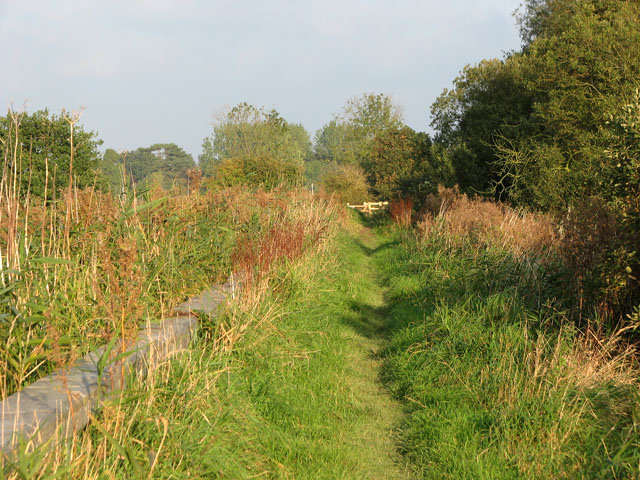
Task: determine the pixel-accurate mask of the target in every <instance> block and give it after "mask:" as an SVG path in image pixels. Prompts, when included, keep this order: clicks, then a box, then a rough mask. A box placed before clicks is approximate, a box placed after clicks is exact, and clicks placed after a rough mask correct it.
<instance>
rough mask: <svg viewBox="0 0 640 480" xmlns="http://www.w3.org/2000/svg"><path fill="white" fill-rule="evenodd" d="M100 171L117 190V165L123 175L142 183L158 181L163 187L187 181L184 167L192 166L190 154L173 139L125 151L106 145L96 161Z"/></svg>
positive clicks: (118, 170)
mask: <svg viewBox="0 0 640 480" xmlns="http://www.w3.org/2000/svg"><path fill="white" fill-rule="evenodd" d="M100 167H101V170H102V171H103V175H104V176H105V178H107V179H108V182H109V184H110V186H111V188H112V190H114V191H119V189H120V187H121V186H120V183H121V173H120V171H121V169H122V168H124V169H125V170H126V175H127V179H128V180H129V181H133V182H134V183H136V184H139V185H142V186H144V187H147V186H151V185H158V186H161V187H162V188H165V189H170V188H172V187H173V186H178V187H184V186H186V184H187V170H189V169H190V168H193V167H195V162H194V161H193V157H192V156H191V154H189V153H187V152H185V151H184V150H183V149H182V148H181V147H179V146H178V145H176V144H174V143H156V144H154V145H151V146H150V147H140V148H137V149H136V150H133V151H131V152H127V153H126V154H119V153H117V152H116V151H115V150H113V149H110V148H108V149H107V150H106V151H105V153H104V156H103V158H102V162H101V164H100Z"/></svg>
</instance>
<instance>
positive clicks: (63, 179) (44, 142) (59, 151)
mask: <svg viewBox="0 0 640 480" xmlns="http://www.w3.org/2000/svg"><path fill="white" fill-rule="evenodd" d="M10 128H12V119H11V115H9V114H7V115H6V116H4V117H0V139H1V140H3V142H6V141H7V139H8V138H9V129H10ZM18 142H19V144H18V151H19V159H20V161H21V162H22V167H21V170H22V181H23V184H24V189H23V191H26V187H27V184H28V183H29V182H30V185H31V187H30V189H31V194H33V195H37V196H42V195H44V191H45V178H46V170H47V168H48V170H49V192H51V190H52V186H53V185H54V183H53V182H54V180H55V187H56V189H57V190H61V189H63V188H65V187H67V186H68V184H69V159H70V157H71V143H70V129H69V123H67V121H66V120H65V119H64V117H63V115H54V114H50V113H49V110H46V109H45V110H38V111H37V112H34V113H32V114H23V115H22V117H21V120H20V126H19V137H18ZM0 143H1V142H0ZM101 144H102V140H99V139H97V135H96V133H94V132H85V131H84V129H83V128H82V126H81V125H75V130H74V161H73V177H74V182H75V184H76V185H77V186H78V187H80V188H83V187H86V186H90V185H93V184H94V183H95V182H96V170H97V168H98V165H99V162H100V160H99V153H98V147H99V146H100V145H101Z"/></svg>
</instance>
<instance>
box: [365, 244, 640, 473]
mask: <svg viewBox="0 0 640 480" xmlns="http://www.w3.org/2000/svg"><path fill="white" fill-rule="evenodd" d="M375 262H376V265H377V266H378V268H380V269H381V270H382V271H383V275H384V279H385V283H386V284H387V285H388V287H389V290H388V294H387V300H388V302H389V311H388V318H389V322H390V324H391V325H390V328H391V330H392V337H391V340H390V343H389V346H388V348H387V349H386V351H385V352H384V356H385V359H386V363H385V368H384V378H385V379H386V381H387V382H388V385H389V386H390V388H391V389H392V391H393V392H394V394H395V395H397V397H398V398H399V399H401V400H403V402H404V405H405V408H406V411H407V420H406V421H405V422H404V423H403V426H402V430H401V433H400V435H401V437H400V438H401V442H402V449H403V451H404V452H405V454H406V455H407V456H408V458H410V459H411V460H412V461H413V462H415V463H416V464H417V465H418V466H419V467H420V470H421V471H422V472H423V475H424V478H434V479H440V478H496V479H498V478H499V479H503V478H504V479H516V478H518V479H520V478H531V479H538V478H573V477H575V476H576V475H578V476H579V477H580V478H636V475H637V466H638V462H639V461H640V456H639V454H638V450H637V449H636V448H635V445H637V444H638V441H639V437H638V432H639V431H640V430H639V429H638V427H639V425H638V418H639V417H638V415H639V414H640V398H639V396H638V394H637V388H636V383H635V381H634V380H632V381H629V379H630V378H632V377H633V376H634V375H635V371H633V372H631V371H629V370H628V369H631V368H632V367H631V362H630V361H629V363H626V364H625V360H624V359H621V358H620V357H616V356H615V355H614V354H613V352H609V351H607V350H604V349H605V348H606V347H604V346H601V347H599V348H603V350H598V347H592V346H591V345H590V344H589V342H586V341H585V340H584V339H583V338H582V337H581V336H580V334H578V333H577V332H576V331H575V330H574V329H572V328H571V327H570V326H568V324H569V322H567V320H566V319H565V318H564V317H563V316H562V313H559V312H561V311H562V304H561V303H558V301H559V300H560V299H561V298H562V295H563V288H564V285H563V282H562V277H561V276H559V273H561V270H558V269H557V268H549V267H550V266H549V265H548V264H547V266H546V268H545V267H543V264H542V263H539V262H537V261H536V260H535V258H531V257H529V258H526V259H523V258H519V259H518V258H516V257H514V256H512V254H511V253H510V252H508V251H505V250H503V249H502V248H500V247H497V246H489V245H487V246H485V247H482V248H480V249H478V247H477V245H473V243H472V242H469V241H468V240H466V239H464V240H462V241H452V239H451V238H449V237H438V236H434V237H431V238H430V239H428V240H426V241H425V242H424V243H422V244H421V245H420V244H418V243H416V241H415V239H414V238H412V236H410V235H409V236H407V235H405V236H404V237H403V238H402V240H401V245H400V246H399V247H398V248H395V249H389V248H388V249H384V250H380V251H379V252H377V253H376V254H375ZM532 269H533V270H534V271H531V270H532ZM558 295H560V297H558ZM558 325H562V327H561V328H559V329H558V328H557V326H558ZM610 355H612V356H610ZM604 358H607V361H605V362H604V363H603V362H602V359H604ZM614 371H616V372H619V373H617V374H614V373H613V372H614ZM606 372H610V373H606ZM627 372H628V373H627ZM627 375H628V376H629V377H627ZM578 472H579V473H578Z"/></svg>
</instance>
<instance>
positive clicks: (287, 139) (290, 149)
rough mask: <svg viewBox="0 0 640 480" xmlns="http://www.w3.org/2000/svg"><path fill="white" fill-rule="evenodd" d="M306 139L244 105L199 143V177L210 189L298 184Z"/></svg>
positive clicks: (295, 128)
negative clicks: (206, 179) (212, 185)
mask: <svg viewBox="0 0 640 480" xmlns="http://www.w3.org/2000/svg"><path fill="white" fill-rule="evenodd" d="M308 152H309V135H308V134H307V133H306V131H305V130H304V128H303V127H302V126H301V125H295V124H290V123H288V122H287V121H286V120H285V119H284V118H282V117H281V116H280V114H279V113H278V112H277V111H275V110H270V111H266V110H264V109H262V108H256V107H254V106H252V105H249V104H247V103H240V104H238V105H236V106H235V107H233V108H232V109H231V110H230V111H229V112H227V114H226V115H224V116H223V118H222V119H221V120H220V121H219V122H218V123H217V124H216V125H214V128H213V134H212V135H211V136H210V137H207V138H205V139H204V141H203V144H202V154H201V155H200V157H199V163H200V167H201V168H202V171H203V173H204V174H205V175H206V176H208V177H211V178H212V179H213V181H214V183H218V184H222V185H235V184H240V183H249V184H254V185H263V186H266V187H268V188H270V187H273V186H275V185H278V184H280V183H285V184H295V183H297V182H299V181H301V179H302V174H303V172H304V163H303V161H304V159H305V156H306V155H307V154H308Z"/></svg>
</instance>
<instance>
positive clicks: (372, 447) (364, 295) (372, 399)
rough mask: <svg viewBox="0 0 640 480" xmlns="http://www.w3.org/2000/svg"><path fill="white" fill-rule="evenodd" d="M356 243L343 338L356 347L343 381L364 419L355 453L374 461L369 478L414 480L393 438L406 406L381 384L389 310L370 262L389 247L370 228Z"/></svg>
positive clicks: (353, 442)
mask: <svg viewBox="0 0 640 480" xmlns="http://www.w3.org/2000/svg"><path fill="white" fill-rule="evenodd" d="M354 243H355V245H356V246H357V247H358V249H359V250H360V251H359V252H355V254H354V255H353V257H352V259H353V261H354V263H355V265H354V266H355V267H356V268H354V269H353V270H352V273H351V274H352V275H353V281H354V282H357V284H358V287H359V288H357V290H355V291H354V292H353V294H352V298H351V301H350V302H349V303H350V305H351V313H352V315H351V316H349V317H348V322H349V324H350V326H351V327H352V328H351V329H350V330H347V331H345V332H344V335H345V337H346V338H347V340H348V342H349V344H350V345H351V346H352V348H351V350H350V352H349V353H348V355H347V356H346V359H345V360H346V361H347V363H346V365H347V366H346V368H345V375H346V376H345V380H346V381H347V382H348V383H349V384H350V385H351V388H352V392H353V396H354V398H355V399H357V400H356V401H357V402H358V403H361V404H362V406H363V408H364V411H365V412H366V414H365V415H364V416H363V418H362V421H361V422H359V423H358V424H357V428H356V430H355V432H354V433H355V435H354V437H353V439H352V442H351V443H352V447H353V448H355V449H358V450H360V451H362V452H363V454H364V452H366V456H367V457H369V458H370V459H371V462H372V463H371V467H372V468H371V470H370V474H371V477H369V478H372V479H374V478H375V479H396V478H398V479H403V478H415V477H414V476H413V475H411V472H410V470H409V467H408V466H407V464H406V461H405V460H404V459H403V458H402V457H401V455H400V454H399V453H398V445H397V439H396V435H395V432H396V430H397V427H398V426H399V424H400V422H401V421H402V416H403V414H402V406H401V405H400V404H399V403H398V402H396V401H395V400H394V399H392V398H391V396H390V395H389V392H388V391H387V390H386V389H385V388H384V386H383V385H382V384H381V382H380V371H381V366H382V365H381V363H382V359H381V357H380V351H381V350H382V348H383V347H384V343H385V338H386V335H387V327H388V325H387V317H386V310H387V308H386V305H385V301H384V287H383V286H382V285H381V284H380V283H379V280H378V276H377V272H376V271H375V269H374V267H373V265H372V262H371V257H372V256H373V255H374V254H375V253H376V251H378V250H379V249H383V248H388V247H389V244H388V243H387V242H385V240H384V239H381V238H379V237H378V236H376V235H375V234H374V233H373V232H372V231H371V229H369V228H367V227H362V230H361V232H360V235H359V238H358V239H355V242H354Z"/></svg>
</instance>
